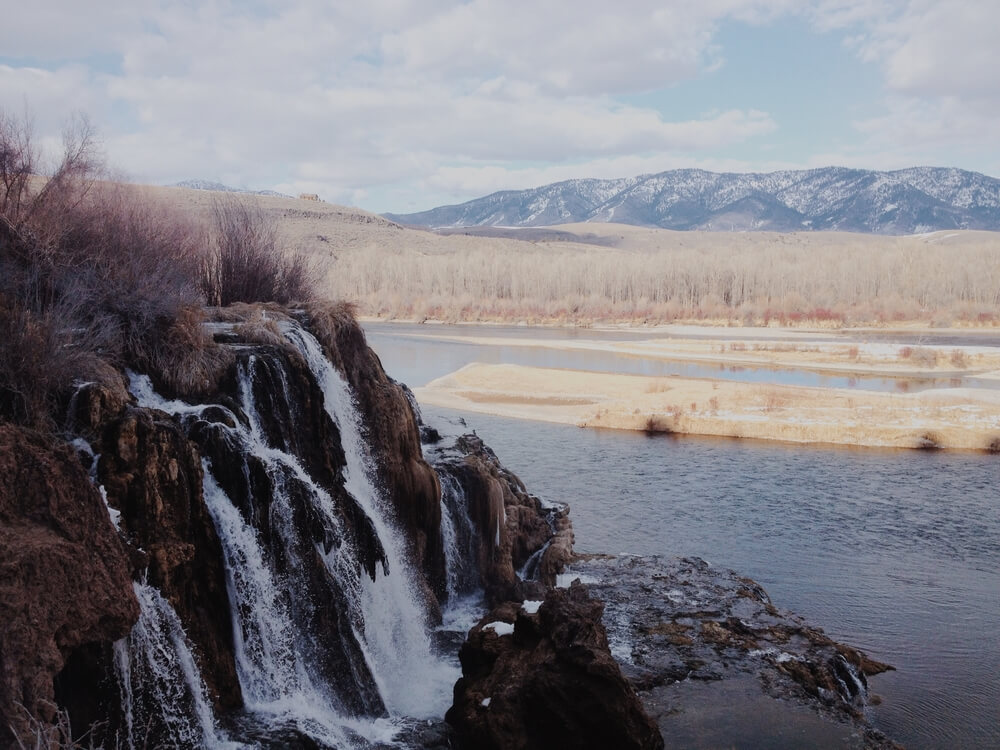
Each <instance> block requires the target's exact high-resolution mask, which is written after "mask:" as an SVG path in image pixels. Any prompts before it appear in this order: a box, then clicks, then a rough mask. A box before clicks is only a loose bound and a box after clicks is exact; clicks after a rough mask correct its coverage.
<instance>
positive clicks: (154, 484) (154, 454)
mask: <svg viewBox="0 0 1000 750" xmlns="http://www.w3.org/2000/svg"><path fill="white" fill-rule="evenodd" d="M95 450H96V451H97V452H99V453H100V460H99V463H98V479H99V481H100V483H101V484H102V485H103V486H104V488H105V489H106V491H107V496H108V502H109V503H110V504H111V505H112V506H113V507H115V508H117V509H118V510H119V511H121V514H122V516H121V523H122V530H123V532H124V534H125V535H126V537H127V538H128V539H129V540H130V542H131V543H132V545H133V547H135V548H136V549H137V550H140V551H141V553H142V555H141V557H138V558H137V559H138V560H141V561H144V562H145V565H146V566H147V567H146V568H145V569H144V570H135V571H134V575H135V577H136V578H137V579H141V578H142V577H143V576H146V578H147V580H148V582H149V583H150V584H151V585H153V586H155V587H156V588H158V589H159V590H160V591H161V593H162V594H163V596H164V597H165V598H166V599H167V600H168V601H169V602H170V604H171V605H172V606H173V607H174V609H175V611H176V612H177V615H178V617H180V619H181V622H182V623H183V624H184V628H185V631H186V632H187V634H188V637H189V638H190V639H191V642H192V643H193V644H194V645H195V647H196V649H197V652H198V657H199V664H200V667H201V670H202V674H203V676H204V679H205V683H206V685H207V686H208V688H209V690H210V692H211V694H212V697H213V699H214V702H215V704H216V707H217V708H219V709H222V710H225V709H230V708H235V707H238V706H240V705H242V696H241V693H240V685H239V680H238V679H237V676H236V662H235V657H234V652H233V638H232V623H231V620H230V615H229V598H228V594H227V591H226V574H225V569H224V566H223V557H222V547H221V545H220V543H219V538H218V536H217V535H216V532H215V525H214V523H213V522H212V517H211V515H210V514H209V512H208V508H207V507H206V506H205V500H204V497H203V495H202V467H201V456H200V454H199V452H198V450H197V447H196V446H195V445H194V443H192V442H191V441H190V440H188V439H187V437H186V436H185V434H184V432H183V430H182V429H181V427H180V426H179V425H178V424H177V422H176V421H174V420H173V419H171V418H169V417H168V416H167V415H165V414H162V413H160V412H155V411H152V410H149V409H141V408H135V407H126V408H125V409H124V411H123V413H122V415H121V416H120V417H119V418H118V419H114V420H112V421H110V422H109V423H108V424H107V425H106V426H105V427H104V430H103V433H102V438H101V441H100V443H97V444H95Z"/></svg>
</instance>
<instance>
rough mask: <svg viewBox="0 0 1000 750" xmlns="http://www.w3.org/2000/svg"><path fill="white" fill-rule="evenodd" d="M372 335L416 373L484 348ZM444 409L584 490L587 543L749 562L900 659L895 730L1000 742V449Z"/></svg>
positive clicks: (890, 727)
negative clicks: (721, 434) (683, 431)
mask: <svg viewBox="0 0 1000 750" xmlns="http://www.w3.org/2000/svg"><path fill="white" fill-rule="evenodd" d="M368 332H369V342H370V343H371V345H372V347H373V348H374V349H375V351H376V352H377V353H378V354H379V356H380V357H381V359H382V361H383V364H384V365H385V367H386V370H387V372H388V373H389V374H390V375H392V376H393V377H395V378H397V379H399V380H401V381H403V382H408V383H410V384H412V385H420V384H423V383H426V382H427V380H429V379H430V378H431V377H436V376H437V375H440V374H444V372H437V371H438V370H440V369H441V368H443V367H447V368H449V369H447V370H445V371H446V372H447V371H451V370H453V369H455V367H453V366H452V365H454V363H455V362H456V361H459V360H461V359H462V358H465V357H467V356H469V355H470V352H468V351H465V352H461V353H460V354H458V355H456V351H455V349H454V347H455V346H456V345H455V344H449V343H444V342H436V341H433V340H417V339H412V338H407V339H404V338H401V337H399V336H397V335H396V334H394V333H393V331H392V329H390V328H388V327H385V326H372V327H369V329H368ZM478 333H479V331H478V330H477V334H478ZM532 333H533V332H526V331H524V330H523V329H522V330H520V331H519V335H520V336H525V335H532ZM542 335H546V334H542ZM502 348H503V347H474V349H477V350H478V351H474V352H471V354H472V355H475V354H482V355H485V356H484V357H482V358H479V359H480V361H497V360H491V359H488V357H493V356H497V352H498V351H499V350H500V349H502ZM503 355H504V356H506V357H511V358H510V359H502V360H499V361H513V362H516V363H518V364H528V363H529V362H524V361H521V360H520V359H518V357H519V353H518V352H505V353H503ZM548 355H552V356H554V357H556V358H560V357H562V356H563V353H561V352H548ZM530 356H534V355H530ZM473 358H476V357H473ZM467 361H472V360H471V359H467V358H466V359H465V361H461V363H460V364H459V365H458V366H461V364H465V363H466V362H467ZM559 361H562V360H559ZM585 364H586V363H584V365H585ZM556 366H563V367H565V366H568V365H567V364H561V365H556ZM576 366H583V365H579V364H578V365H576ZM427 411H429V416H430V417H432V418H449V419H454V418H457V417H459V416H460V417H462V418H464V419H465V421H466V422H467V424H468V427H469V429H475V430H476V432H477V433H478V434H479V435H480V436H481V437H482V438H483V439H484V440H486V442H487V443H488V444H489V445H490V446H491V447H493V449H494V450H495V451H496V453H497V455H498V456H499V457H500V459H501V460H502V461H503V462H504V463H505V464H506V465H507V466H508V467H509V468H510V469H511V470H512V471H514V472H515V473H517V474H518V475H520V477H521V478H522V479H523V480H524V481H525V483H526V484H527V486H528V488H529V490H530V491H532V492H534V493H535V494H538V495H541V496H543V497H545V498H548V499H551V500H558V501H564V502H568V503H569V504H570V506H571V508H572V511H571V517H572V518H573V527H574V531H575V534H576V549H577V550H578V551H580V552H609V553H621V552H630V553H636V554H668V555H696V556H699V557H702V558H704V559H706V560H708V561H709V562H711V563H712V564H713V565H717V566H723V567H729V568H734V569H736V570H738V571H739V572H740V573H742V574H744V575H748V576H750V577H752V578H754V579H756V580H757V581H759V582H760V583H761V584H762V585H763V586H764V587H765V588H766V589H767V590H768V592H769V593H770V594H771V597H772V599H773V600H774V602H775V604H776V605H777V606H778V607H780V608H786V609H790V610H793V611H795V612H797V613H798V614H801V615H803V616H805V617H806V618H807V619H808V620H809V621H811V622H812V623H814V624H817V625H821V626H823V627H824V628H825V629H826V631H827V633H828V634H829V635H830V636H831V637H833V638H834V639H836V640H840V641H844V642H846V643H849V644H851V645H854V646H857V647H859V648H861V649H863V650H865V651H866V652H868V653H869V654H870V655H871V656H872V657H873V658H875V659H878V660H880V661H886V662H889V663H890V664H893V665H894V666H895V667H896V668H897V671H895V672H889V673H886V674H883V675H879V676H877V677H875V678H873V679H872V681H871V689H872V692H873V693H876V694H878V695H879V696H881V697H882V699H883V700H882V703H881V704H880V705H878V706H876V707H873V708H872V719H873V722H874V723H875V725H876V726H878V727H879V728H880V729H882V730H883V731H885V732H886V734H888V735H889V736H890V737H892V738H893V739H895V740H897V741H899V742H902V743H903V744H904V745H906V746H907V747H910V748H957V747H1000V629H998V624H1000V503H998V501H997V488H998V487H1000V458H998V457H997V456H990V455H986V454H972V453H944V452H941V453H934V452H917V451H902V450H875V449H864V450H861V449H849V448H833V447H816V446H802V445H789V444H783V443H770V442H764V441H759V442H753V441H738V440H727V439H707V438H697V437H690V436H685V437H670V436H654V437H649V436H646V435H644V434H641V433H632V432H623V431H614V430H595V429H580V428H576V427H572V426H566V425H554V424H547V423H542V422H529V421H519V420H512V419H504V418H499V417H491V416H486V415H481V414H458V413H456V412H449V411H447V410H444V409H437V408H428V410H427Z"/></svg>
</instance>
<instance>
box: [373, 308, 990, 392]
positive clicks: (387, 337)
mask: <svg viewBox="0 0 1000 750" xmlns="http://www.w3.org/2000/svg"><path fill="white" fill-rule="evenodd" d="M365 331H366V333H367V335H368V341H369V343H370V344H371V346H372V348H373V349H375V351H377V352H378V353H379V355H380V356H381V357H382V358H383V362H382V364H383V365H384V366H385V369H386V370H387V371H388V372H389V373H390V374H392V373H393V372H398V373H406V374H407V375H408V377H409V379H405V378H404V377H403V376H402V375H397V376H394V377H397V378H399V379H401V380H403V382H405V383H406V384H407V385H409V386H410V387H411V388H415V387H417V386H421V385H427V383H429V382H430V381H432V380H434V379H435V378H439V377H441V376H442V375H447V374H448V373H451V372H454V371H455V370H457V369H459V368H461V367H464V366H465V365H467V364H469V363H470V362H485V363H488V364H500V363H506V364H517V365H525V366H528V367H554V368H562V369H569V370H591V371H593V372H613V373H624V374H627V375H646V376H650V377H669V376H678V377H684V378H715V379H718V380H736V381H740V382H744V383H768V384H772V385H798V386H808V387H811V388H860V389H864V390H869V391H918V390H922V389H925V388H935V387H937V388H941V387H960V386H967V385H976V386H979V387H987V388H990V387H1000V382H996V381H988V380H986V381H982V380H978V379H976V378H969V377H954V378H913V377H903V378H894V377H877V376H870V375H856V376H850V375H827V374H823V373H818V372H809V371H808V370H793V369H782V368H772V367H747V366H743V365H727V364H718V363H709V362H704V363H701V362H675V361H670V360H664V359H649V358H645V357H639V356H635V355H630V354H617V353H614V352H601V351H572V350H568V351H559V350H554V349H545V348H541V347H533V346H510V345H507V344H476V343H471V342H461V341H440V340H436V339H430V338H424V337H428V336H434V335H442V336H470V337H471V336H476V337H481V338H507V337H511V338H513V337H517V338H528V337H531V338H538V339H543V340H544V339H551V338H569V339H586V340H591V339H597V340H601V341H625V340H641V339H649V338H651V336H650V334H649V333H648V332H646V333H645V335H643V334H642V333H641V332H625V331H603V332H602V331H590V330H588V329H577V328H564V329H534V328H531V329H525V328H507V327H486V326H484V327H482V328H478V327H477V328H470V326H444V325H434V326H420V325H409V324H395V323H370V324H368V325H366V326H365ZM801 343H805V342H801Z"/></svg>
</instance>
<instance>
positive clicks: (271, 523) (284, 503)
mask: <svg viewBox="0 0 1000 750" xmlns="http://www.w3.org/2000/svg"><path fill="white" fill-rule="evenodd" d="M284 333H285V335H286V337H287V339H288V340H289V341H290V342H291V343H292V344H293V345H294V346H295V347H296V348H297V349H298V351H299V352H300V353H301V355H302V357H303V358H304V359H305V361H306V363H307V364H308V366H309V368H310V371H311V373H312V375H313V377H314V378H315V380H316V382H317V383H318V385H319V388H320V390H321V392H322V396H323V402H324V407H325V411H326V413H327V414H328V416H329V417H330V418H331V419H332V421H333V422H334V424H335V425H336V427H337V429H338V430H339V432H340V437H341V445H342V448H343V451H344V457H345V460H346V466H345V467H344V469H343V482H344V487H345V489H346V490H347V493H348V494H349V495H350V497H351V498H352V499H353V501H354V503H355V504H356V506H357V509H359V510H360V511H361V513H363V515H364V521H363V522H360V523H361V526H362V527H363V529H368V530H369V533H371V534H373V536H374V537H375V540H374V542H370V543H369V546H371V545H372V544H374V546H375V547H376V548H377V555H378V557H379V559H380V560H381V562H382V565H375V566H374V571H373V572H374V580H372V578H371V577H370V576H369V575H367V574H366V570H363V569H362V568H363V567H364V566H362V564H361V563H360V562H359V561H360V559H361V555H360V554H359V549H358V548H357V544H358V543H359V541H358V540H359V537H358V536H357V534H363V533H365V532H364V531H363V530H362V531H358V530H357V528H355V526H356V525H357V523H355V524H354V525H352V526H350V527H346V526H345V524H344V520H343V515H342V514H343V513H344V512H345V511H344V510H343V509H340V508H338V505H337V502H338V501H336V500H335V499H334V498H333V497H332V496H331V495H330V493H329V492H328V491H327V490H326V489H324V488H323V487H322V486H321V485H320V484H319V483H317V482H316V481H315V480H314V479H313V478H312V477H311V476H310V474H309V472H308V471H307V470H306V468H305V467H304V464H303V462H302V461H301V460H300V459H299V458H298V457H297V456H296V455H294V454H293V453H292V452H290V451H291V447H290V446H289V445H286V444H282V445H275V444H273V441H274V440H277V441H278V442H279V443H288V442H290V441H293V440H292V439H291V438H288V439H286V437H281V438H274V436H273V435H272V438H273V439H269V438H268V430H266V429H265V428H264V427H263V425H262V416H261V408H262V407H261V406H260V405H259V404H258V399H259V398H260V397H262V396H261V394H260V393H259V392H258V394H256V395H255V388H254V385H255V377H259V376H260V375H261V374H267V375H269V376H271V379H270V381H267V382H269V383H271V390H270V392H268V393H267V394H266V397H267V398H269V399H270V401H271V403H270V405H269V406H268V408H271V409H273V408H274V403H275V402H276V401H275V399H277V398H279V397H283V398H284V399H285V403H284V406H285V407H288V408H289V409H290V404H291V403H292V401H291V399H292V396H293V394H290V393H289V386H288V378H287V376H286V373H285V372H284V370H282V369H281V368H280V367H277V366H275V365H274V362H272V361H271V360H270V359H268V360H264V359H260V358H259V357H257V356H256V355H254V354H250V355H248V356H245V357H243V358H242V359H241V360H240V362H239V364H238V368H237V373H236V376H237V377H236V389H237V393H236V395H237V401H238V404H239V411H240V412H241V413H240V414H237V413H235V412H234V411H233V409H235V408H236V406H235V405H233V407H232V409H230V408H227V407H225V406H220V405H218V404H208V405H201V406H198V405H190V404H186V403H184V402H181V401H170V400H166V399H163V398H161V397H160V396H159V395H158V394H156V393H155V391H154V389H153V387H152V384H151V382H150V381H149V379H148V378H146V377H145V376H140V375H134V374H133V375H130V379H131V385H130V388H131V391H132V393H133V394H134V395H136V397H137V398H138V400H139V402H140V404H141V405H142V406H147V407H152V408H156V409H160V410H162V411H166V412H168V413H171V414H174V415H175V416H178V417H179V418H180V419H181V421H182V423H183V424H185V426H186V428H187V429H189V430H193V431H194V432H198V434H199V436H200V437H201V438H203V439H204V438H205V435H206V434H207V433H212V432H214V433H215V436H216V437H217V438H219V439H218V440H215V441H213V442H212V444H213V445H216V446H218V445H224V446H225V448H224V449H219V450H222V454H221V455H217V456H213V458H214V459H217V460H218V461H224V462H225V466H226V467H227V468H228V469H229V470H230V471H231V470H232V469H233V467H236V469H237V471H236V473H237V474H240V476H241V477H242V480H240V481H235V482H234V481H230V482H228V483H225V484H226V486H227V487H229V492H228V493H227V490H226V489H224V488H223V484H224V483H223V482H222V481H220V478H219V475H217V474H216V469H217V468H218V467H216V466H213V460H212V459H208V458H206V459H204V470H205V471H204V475H205V477H204V483H203V491H204V498H205V502H206V505H207V507H208V509H209V512H210V514H211V516H212V519H213V522H214V525H215V527H216V532H217V534H218V536H219V539H220V541H221V544H222V550H223V555H224V557H225V567H226V572H227V589H228V593H229V599H230V611H231V614H232V621H233V638H234V653H235V657H236V667H237V674H238V677H239V681H240V686H241V689H242V692H243V698H244V703H245V712H244V713H245V719H246V720H245V721H243V722H242V724H241V727H242V731H241V728H240V727H234V728H233V734H234V736H240V737H241V738H245V735H246V734H247V733H248V732H249V733H250V741H253V738H254V737H255V736H259V735H255V734H254V733H255V732H266V731H272V730H273V729H274V728H275V727H278V728H283V730H282V731H284V730H288V731H290V732H292V733H293V734H294V735H297V736H303V735H304V736H307V737H310V738H312V739H313V740H315V741H316V742H318V743H319V744H321V745H325V746H332V747H348V746H355V745H360V746H364V745H368V744H370V743H373V742H376V743H377V742H384V741H387V740H389V739H391V737H392V735H393V733H394V732H395V731H396V724H397V723H398V722H396V721H395V720H394V718H392V717H395V718H404V717H413V718H430V717H440V716H442V715H443V713H444V710H445V709H446V708H447V706H448V705H449V704H450V698H451V688H452V685H453V684H454V681H455V679H457V677H458V674H459V671H458V668H457V665H455V664H453V663H449V662H448V661H446V660H444V659H442V658H440V657H439V656H437V655H436V654H435V653H434V651H433V649H432V645H431V639H430V637H429V635H428V633H427V630H426V625H427V614H426V612H425V611H424V609H423V607H422V606H421V604H420V602H419V599H418V597H417V596H416V595H415V591H416V590H417V587H416V583H415V580H414V576H415V575H416V573H415V571H414V570H413V566H411V565H410V564H408V561H407V558H406V555H405V553H404V547H405V545H404V542H403V539H402V535H401V534H400V533H398V531H397V530H396V529H395V527H394V524H393V521H392V517H391V513H390V512H389V509H388V508H387V507H386V506H387V503H386V502H385V500H384V499H383V498H382V496H381V494H380V492H379V491H378V489H377V488H376V486H375V483H374V480H373V476H374V471H373V469H374V467H373V465H372V458H371V456H370V450H369V448H368V445H367V444H366V442H365V440H364V435H363V432H362V427H361V421H360V416H359V414H358V411H357V407H356V405H355V402H354V398H353V396H352V393H351V391H350V388H349V386H348V385H347V383H346V382H345V381H344V379H343V378H342V377H341V376H340V374H339V373H338V372H337V371H336V370H335V369H334V368H333V366H332V365H331V364H330V362H329V361H328V360H327V359H326V357H325V356H324V355H323V353H322V349H321V347H320V345H319V343H318V342H317V341H316V340H315V339H314V338H313V337H312V336H311V335H310V334H309V333H308V332H306V331H304V330H303V329H301V328H300V327H299V326H298V325H296V324H291V323H290V324H286V325H285V326H284ZM265 367H266V368H267V371H266V372H265V371H264V370H261V371H260V372H258V368H265ZM274 389H277V390H278V391H281V390H283V391H284V393H274V392H273V391H274ZM230 403H231V402H230ZM271 432H272V433H273V432H274V430H271ZM286 432H287V431H286ZM192 434H194V433H192ZM197 439H198V438H197V437H196V440H197ZM221 465H222V464H220V466H221ZM230 479H231V478H230ZM236 486H239V487H240V488H241V489H239V490H234V487H236ZM234 492H235V494H233V493H234ZM244 494H245V495H246V496H242V495H244ZM450 517H451V515H449V518H450ZM303 529H306V530H307V531H305V532H303ZM314 560H319V561H321V563H320V564H321V566H322V567H323V568H325V570H326V575H325V576H323V575H319V574H318V573H317V572H316V563H315V562H313V561H314ZM310 571H311V572H312V573H313V574H315V575H313V577H312V578H310V577H309V576H310ZM367 572H372V571H367ZM317 580H318V581H319V583H317ZM317 586H321V587H326V588H325V589H323V590H324V591H325V592H326V593H327V594H329V595H330V596H333V597H334V600H335V601H336V602H337V603H338V605H339V606H338V607H336V608H335V609H336V610H337V611H336V612H335V613H334V614H333V620H335V622H333V624H332V625H331V615H330V613H329V612H320V611H319V609H320V605H318V604H317V603H316V602H314V601H313V599H314V598H315V597H314V596H313V594H314V593H315V591H316V587H317ZM146 589H148V591H146ZM154 595H155V597H154ZM144 596H146V598H147V599H148V600H149V601H150V602H154V603H156V604H157V605H159V604H160V603H162V605H164V606H166V607H167V608H168V609H169V604H167V603H166V602H165V601H164V600H163V599H162V597H160V596H159V594H158V592H156V591H155V589H152V588H150V587H148V586H147V587H145V589H144ZM145 606H146V605H144V607H145ZM328 609H329V608H328ZM154 610H155V611H156V612H160V611H161V609H155V608H154ZM143 611H144V617H145V616H146V615H145V609H144V610H143ZM170 614H172V615H173V619H172V620H170V625H171V628H172V627H173V625H176V633H178V634H179V637H181V638H183V630H182V629H181V626H180V622H179V621H178V620H177V617H176V614H173V611H172V610H170ZM164 617H165V616H164ZM324 617H325V618H326V619H323V618H324ZM161 619H162V618H161ZM137 628H138V626H137ZM171 628H161V630H171ZM147 630H148V627H147ZM334 631H335V632H334ZM141 632H142V633H145V632H146V631H141ZM171 632H173V631H171ZM336 638H339V641H338V644H339V648H340V651H339V652H338V653H340V657H339V658H333V657H330V656H329V654H328V653H327V652H328V651H330V650H331V649H329V648H327V646H328V645H329V643H330V640H331V639H336ZM137 649H138V653H139V654H144V653H145V649H146V645H145V641H136V634H133V636H130V638H129V639H126V640H125V641H122V642H121V643H120V644H119V645H117V646H116V662H117V663H118V665H119V672H120V674H125V675H131V674H132V673H133V672H134V669H132V667H131V666H130V665H134V664H136V663H139V662H141V661H143V659H144V657H140V656H137ZM334 650H336V649H334ZM163 653H164V654H165V655H164V656H163V659H162V660H161V662H158V664H163V665H165V666H162V667H161V668H159V672H158V673H157V674H162V675H163V676H164V677H163V680H161V682H162V683H163V684H164V685H166V684H168V683H169V684H176V685H181V684H200V678H198V672H197V668H196V663H195V661H194V658H193V657H192V656H191V651H190V649H189V648H188V649H187V650H186V651H184V652H183V653H181V652H180V651H178V650H177V649H173V650H167V651H165V652H163ZM146 661H148V660H146ZM185 664H186V665H189V666H190V669H188V667H187V666H185ZM122 665H124V666H122ZM192 670H193V671H192ZM189 673H190V674H193V676H194V677H195V678H197V681H196V683H190V682H189V681H188V680H187V677H188V675H189ZM180 677H184V679H183V680H181V679H180ZM135 684H137V683H136V681H135V680H131V681H123V684H122V693H123V697H124V698H125V702H126V704H127V705H126V714H127V716H129V717H131V716H135V715H136V714H138V713H140V712H141V711H145V710H148V709H147V708H145V706H147V705H148V706H151V705H153V704H152V703H150V702H149V701H147V700H145V699H142V700H140V698H141V695H140V693H141V691H137V690H135V689H133V688H134V686H135ZM368 684H371V685H372V688H371V693H370V695H368V697H366V687H365V686H366V685H368ZM185 694H190V695H200V696H201V697H202V699H203V698H204V690H203V689H202V690H201V692H198V691H196V690H195V691H192V690H191V689H188V690H187V691H186V693H185ZM190 700H193V699H189V702H190ZM165 705H167V706H168V707H169V705H171V704H169V702H165ZM192 705H196V707H198V710H197V711H195V712H194V713H193V714H190V715H192V716H197V717H199V721H198V724H197V727H198V728H200V729H199V731H202V739H203V742H198V741H195V742H193V743H188V741H187V739H185V740H184V741H181V742H179V744H181V745H186V744H193V745H199V744H212V742H217V741H218V742H221V740H218V739H217V738H215V739H213V737H215V736H214V735H211V734H210V732H209V729H214V725H213V724H212V723H211V720H212V716H211V711H210V709H209V708H208V703H207V702H204V701H202V703H200V704H199V703H197V701H195V702H194V703H193V704H192ZM383 706H384V708H385V709H387V710H388V713H389V715H390V717H391V718H390V719H386V718H384V714H383ZM206 712H207V713H206ZM204 717H207V720H208V724H205V722H204V721H203V718H204ZM163 721H164V723H168V720H167V718H164V719H163ZM227 726H228V725H227ZM206 727H207V728H206ZM248 727H256V729H248ZM185 731H188V734H187V735H185V737H186V738H190V736H191V735H190V732H193V731H194V729H190V728H189V729H188V730H185ZM205 738H207V739H205ZM272 744H273V735H272Z"/></svg>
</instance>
